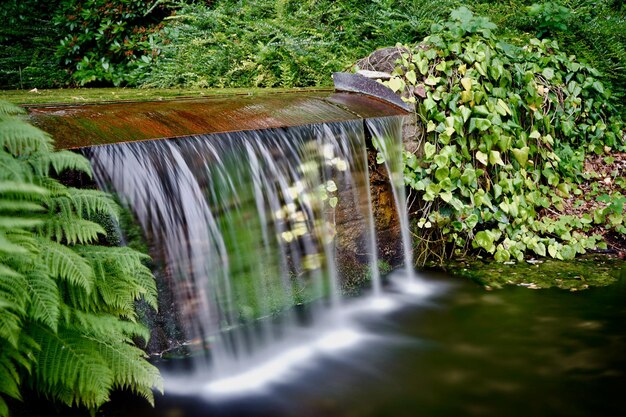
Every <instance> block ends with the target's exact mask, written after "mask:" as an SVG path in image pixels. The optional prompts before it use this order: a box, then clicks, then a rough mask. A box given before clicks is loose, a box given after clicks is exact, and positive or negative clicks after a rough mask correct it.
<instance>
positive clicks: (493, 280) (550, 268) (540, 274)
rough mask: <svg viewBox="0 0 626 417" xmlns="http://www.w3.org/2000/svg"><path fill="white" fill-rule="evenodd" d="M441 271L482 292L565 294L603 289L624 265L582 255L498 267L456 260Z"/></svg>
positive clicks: (617, 260) (625, 271)
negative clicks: (509, 288)
mask: <svg viewBox="0 0 626 417" xmlns="http://www.w3.org/2000/svg"><path fill="white" fill-rule="evenodd" d="M445 269H446V270H447V271H448V272H450V273H451V274H453V275H458V276H461V277H465V278H469V279H471V280H473V281H475V282H477V283H478V284H480V285H482V286H484V287H485V289H488V290H490V289H499V288H502V287H504V286H506V285H517V286H522V287H526V288H529V289H542V288H560V289H564V290H569V291H579V290H585V289H588V288H592V287H604V286H607V285H610V284H612V283H614V282H615V281H617V279H618V278H619V277H620V275H624V274H626V261H624V260H623V259H620V258H618V257H615V256H607V255H600V254H592V255H585V256H583V257H580V258H577V259H576V260H574V261H567V262H566V261H558V260H554V259H542V260H528V261H525V262H519V263H514V264H502V263H497V262H494V261H485V260H481V259H472V260H470V259H466V260H459V261H456V262H452V263H450V264H448V265H447V266H446V267H445Z"/></svg>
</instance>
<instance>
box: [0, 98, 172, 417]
mask: <svg viewBox="0 0 626 417" xmlns="http://www.w3.org/2000/svg"><path fill="white" fill-rule="evenodd" d="M21 113H22V110H21V109H19V108H17V107H15V106H12V105H10V104H8V103H5V102H2V101H0V165H1V166H2V167H3V168H2V170H0V417H5V416H8V415H9V409H8V405H7V402H6V399H7V397H11V398H14V399H17V400H20V399H21V391H22V389H23V387H28V388H30V389H32V390H34V391H36V392H38V393H40V394H42V395H43V396H45V397H47V398H49V399H52V400H56V401H60V402H62V403H65V404H67V405H68V406H84V407H87V408H89V409H90V410H92V411H93V410H96V409H98V408H99V407H100V406H101V405H102V404H103V403H104V402H106V401H107V400H108V398H109V394H110V393H111V391H112V390H115V389H130V390H132V391H134V392H136V393H137V394H139V395H141V396H143V397H145V398H146V399H147V400H148V401H150V402H153V389H155V388H156V389H161V385H162V382H161V379H160V376H159V373H158V370H157V369H156V368H155V367H154V366H152V365H151V364H149V363H148V362H147V361H146V360H145V356H146V355H145V353H144V352H143V351H142V350H141V349H140V348H139V347H137V346H136V345H135V340H139V339H143V340H144V341H146V342H147V340H148V338H149V332H148V330H147V329H146V328H145V327H144V326H143V325H142V324H140V323H139V322H138V317H137V313H136V310H135V302H136V301H137V300H139V299H143V300H145V301H146V302H147V303H148V304H149V305H151V306H152V307H153V308H156V307H157V300H156V285H155V282H154V279H153V276H152V273H151V272H150V270H149V269H148V268H147V267H146V266H144V264H143V261H144V260H145V259H146V258H147V256H146V255H143V254H141V253H139V252H136V251H134V250H132V249H130V248H127V247H107V246H98V245H97V243H98V241H99V239H100V238H101V237H103V235H104V234H105V231H104V229H103V228H102V226H100V225H99V224H98V223H97V222H95V221H93V220H92V219H93V218H95V217H96V216H99V217H100V218H101V217H102V216H109V217H112V218H114V219H116V218H117V216H118V206H117V205H116V204H115V202H114V201H113V200H112V198H111V197H110V196H109V195H107V194H105V193H102V192H100V191H96V190H82V189H76V188H71V187H67V186H65V185H63V184H61V183H60V182H59V181H57V180H55V179H54V178H53V177H52V176H51V175H53V174H59V173H61V172H62V171H64V170H67V169H72V170H77V171H81V172H84V173H86V174H88V175H90V174H91V169H90V166H89V163H88V161H87V160H86V159H85V158H83V157H82V156H80V155H78V154H75V153H72V152H68V151H54V149H53V143H52V139H51V138H50V137H49V136H48V135H47V134H46V133H44V132H43V131H41V130H39V129H37V128H35V127H34V126H31V125H29V124H27V123H26V122H25V121H24V120H23V119H22V118H21V117H20V114H21Z"/></svg>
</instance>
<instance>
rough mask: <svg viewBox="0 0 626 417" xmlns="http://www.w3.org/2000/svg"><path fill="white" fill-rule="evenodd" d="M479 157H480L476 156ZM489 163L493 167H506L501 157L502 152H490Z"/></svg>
mask: <svg viewBox="0 0 626 417" xmlns="http://www.w3.org/2000/svg"><path fill="white" fill-rule="evenodd" d="M476 157H478V155H477V156H476ZM489 163H490V164H491V165H496V164H497V165H500V166H504V162H503V161H502V157H501V156H500V152H498V151H490V152H489Z"/></svg>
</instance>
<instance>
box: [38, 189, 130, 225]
mask: <svg viewBox="0 0 626 417" xmlns="http://www.w3.org/2000/svg"><path fill="white" fill-rule="evenodd" d="M47 204H48V207H49V208H50V210H51V211H53V212H60V213H61V214H62V215H66V216H69V215H73V214H76V215H77V216H79V217H83V216H86V217H88V218H89V217H92V216H94V215H97V214H103V215H105V216H108V217H112V218H113V219H114V220H116V221H117V220H118V219H119V210H120V208H119V206H118V205H117V203H116V202H115V200H113V198H112V197H111V196H109V195H108V194H106V193H103V192H102V191H98V190H81V189H78V188H68V189H67V193H65V194H64V195H61V196H57V197H53V198H50V199H49V200H48V201H47Z"/></svg>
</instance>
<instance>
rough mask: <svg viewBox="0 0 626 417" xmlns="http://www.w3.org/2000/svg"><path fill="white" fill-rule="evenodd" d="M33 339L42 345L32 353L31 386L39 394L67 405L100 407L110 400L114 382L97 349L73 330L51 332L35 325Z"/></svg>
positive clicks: (94, 344) (91, 342) (96, 345)
mask: <svg viewBox="0 0 626 417" xmlns="http://www.w3.org/2000/svg"><path fill="white" fill-rule="evenodd" d="M31 332H32V334H33V338H34V339H35V341H36V342H37V343H38V344H39V345H40V346H41V350H40V351H39V352H36V353H35V359H36V361H37V367H36V368H35V369H34V370H33V380H32V383H33V385H34V386H36V387H37V389H38V390H39V391H40V392H43V393H45V394H48V395H51V396H52V397H54V398H59V399H60V400H62V401H63V402H65V403H66V404H67V405H69V406H72V405H74V404H77V405H83V406H86V407H88V408H91V409H96V408H98V407H100V406H101V405H102V404H103V403H104V402H105V401H107V400H108V399H109V390H110V388H111V386H112V385H113V383H114V381H115V379H114V375H113V372H112V371H111V369H110V368H109V367H108V365H107V362H106V361H105V360H104V359H103V358H102V357H101V356H100V354H99V353H98V350H99V346H98V344H97V343H95V342H94V341H93V340H90V339H88V338H86V337H83V336H82V335H80V334H79V333H77V332H76V331H75V330H74V329H72V328H71V327H70V328H59V331H58V332H57V333H55V332H53V331H52V330H50V329H48V328H45V327H42V326H34V327H33V329H32V331H31Z"/></svg>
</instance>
